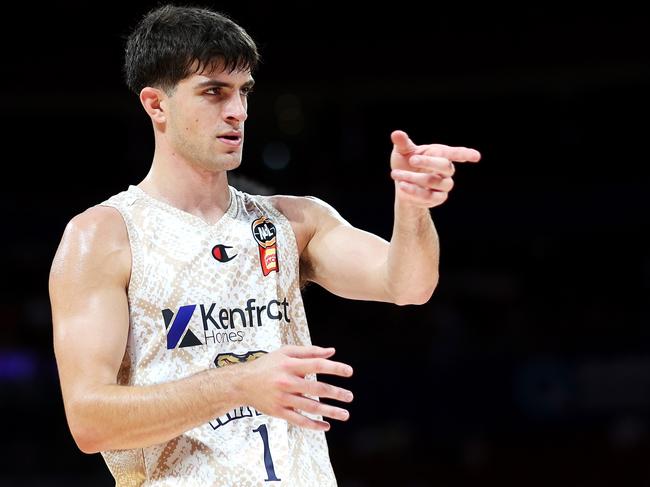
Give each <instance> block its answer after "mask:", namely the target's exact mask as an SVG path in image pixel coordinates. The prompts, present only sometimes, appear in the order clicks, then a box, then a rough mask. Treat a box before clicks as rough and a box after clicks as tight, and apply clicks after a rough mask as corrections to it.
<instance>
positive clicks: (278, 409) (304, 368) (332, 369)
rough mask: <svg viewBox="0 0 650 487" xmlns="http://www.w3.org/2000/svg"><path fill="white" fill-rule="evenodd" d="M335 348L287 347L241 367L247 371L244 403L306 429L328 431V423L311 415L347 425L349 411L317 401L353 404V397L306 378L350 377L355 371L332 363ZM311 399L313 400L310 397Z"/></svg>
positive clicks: (345, 392) (343, 391)
mask: <svg viewBox="0 0 650 487" xmlns="http://www.w3.org/2000/svg"><path fill="white" fill-rule="evenodd" d="M332 355H334V349H333V348H322V347H317V346H298V345H285V346H283V347H281V348H280V349H278V350H276V351H274V352H271V353H269V354H266V355H263V356H261V357H259V358H258V359H256V360H253V361H252V362H247V363H246V364H241V365H240V366H241V367H246V368H248V370H247V373H246V380H245V381H244V382H245V383H246V391H245V393H244V401H245V403H246V404H248V405H251V406H253V407H255V409H257V410H258V411H261V412H262V413H264V414H268V415H271V416H276V417H278V418H283V419H285V420H287V421H288V422H290V423H293V424H295V425H297V426H302V427H303V428H310V429H316V430H328V429H329V427H330V425H329V423H328V422H327V421H323V420H320V419H318V418H316V419H313V418H312V417H309V416H307V415H305V414H304V413H309V414H313V415H317V416H324V417H328V418H332V419H338V420H340V421H345V420H347V419H348V417H349V413H348V411H347V410H346V409H343V408H340V407H337V406H332V405H329V404H325V403H322V402H320V401H318V399H317V398H318V397H325V398H330V399H336V400H338V401H344V402H350V401H352V393H351V392H350V391H348V390H346V389H342V388H340V387H335V386H332V385H330V384H326V383H324V382H320V381H316V380H309V379H308V378H306V377H305V376H310V375H313V374H329V375H338V376H341V377H350V376H351V375H352V367H350V366H349V365H346V364H344V363H341V362H335V361H333V360H329V357H331V356H332ZM310 396H311V397H310Z"/></svg>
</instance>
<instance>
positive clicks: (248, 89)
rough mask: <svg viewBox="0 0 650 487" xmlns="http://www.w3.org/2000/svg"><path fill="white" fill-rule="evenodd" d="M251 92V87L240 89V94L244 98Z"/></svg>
mask: <svg viewBox="0 0 650 487" xmlns="http://www.w3.org/2000/svg"><path fill="white" fill-rule="evenodd" d="M252 92H253V88H252V87H248V88H242V89H241V94H242V95H244V96H248V95H250V94H251V93H252Z"/></svg>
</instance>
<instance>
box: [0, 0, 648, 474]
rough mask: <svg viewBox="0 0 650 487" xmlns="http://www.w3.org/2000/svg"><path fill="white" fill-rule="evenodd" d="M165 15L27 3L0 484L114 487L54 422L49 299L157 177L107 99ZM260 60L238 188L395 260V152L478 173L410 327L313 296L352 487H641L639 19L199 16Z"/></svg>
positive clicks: (7, 183) (129, 124)
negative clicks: (303, 212) (289, 199)
mask: <svg viewBox="0 0 650 487" xmlns="http://www.w3.org/2000/svg"><path fill="white" fill-rule="evenodd" d="M153 5H155V4H154V3H137V2H123V3H120V2H117V3H116V2H111V3H103V4H92V3H90V2H65V3H63V2H62V3H57V4H54V3H48V4H46V5H44V6H38V5H37V4H34V5H31V4H29V5H27V4H25V5H23V6H20V5H18V4H16V5H14V6H12V7H5V9H4V11H3V30H2V34H1V35H2V38H1V40H2V45H3V53H2V57H3V60H2V61H3V62H2V63H1V64H0V70H1V74H2V75H1V76H0V79H1V83H2V87H3V89H2V108H3V110H2V119H3V122H4V123H3V127H4V128H3V130H2V135H3V155H4V164H3V166H2V167H3V169H2V170H3V175H4V178H3V179H4V184H3V185H2V193H1V197H0V198H1V199H0V205H1V208H2V214H3V217H4V219H5V224H4V225H3V228H4V230H3V234H4V236H3V238H2V246H3V251H2V254H3V256H4V260H5V264H4V266H3V267H4V269H5V273H4V275H5V277H4V279H3V280H2V293H1V295H0V306H1V310H2V316H4V319H3V324H2V328H1V330H2V332H1V334H0V408H1V412H2V418H3V422H2V428H3V439H4V441H3V442H2V447H1V450H0V466H1V468H0V485H8V486H13V485H28V486H32V485H33V486H55V485H56V486H59V485H61V486H63V485H65V486H77V485H78V486H82V485H83V486H87V485H93V486H108V485H113V481H112V477H111V476H110V473H109V472H108V469H107V468H106V467H105V464H104V462H103V460H102V458H101V456H100V455H92V456H88V455H84V454H83V453H81V452H80V451H79V450H78V449H77V448H76V446H75V444H74V442H73V440H72V438H71V436H70V433H69V431H68V429H67V424H66V421H65V417H64V413H63V406H62V400H61V395H60V389H59V384H58V376H57V371H56V365H55V362H54V356H53V351H52V333H51V319H50V309H49V298H48V293H47V279H48V272H49V266H50V264H51V260H52V257H53V255H54V252H55V250H56V247H57V245H58V242H59V239H60V237H61V234H62V231H63V229H64V227H65V224H66V223H67V221H68V220H69V219H70V218H71V217H72V216H74V215H75V214H77V213H79V212H81V211H83V210H84V209H86V208H87V207H89V206H92V205H94V204H96V203H98V202H100V201H102V200H104V199H106V198H107V197H108V196H110V195H112V194H114V193H117V192H119V191H121V190H123V189H125V188H126V187H127V185H128V184H137V183H138V182H139V181H140V180H141V178H143V177H144V175H145V174H146V172H147V170H148V167H149V164H150V161H151V155H152V148H153V144H152V142H153V137H152V133H151V128H150V124H149V120H148V119H147V118H146V116H145V114H144V112H143V111H142V109H141V108H140V105H139V102H138V100H137V98H136V97H135V95H132V94H130V93H129V92H128V91H127V89H126V87H125V85H124V83H123V82H122V78H121V58H122V48H123V38H124V36H125V35H126V34H127V33H128V32H129V30H130V28H131V27H132V26H133V25H134V24H135V22H136V21H137V20H138V19H139V18H140V16H141V15H142V14H143V13H144V12H145V11H147V10H148V9H149V8H150V7H151V6H153ZM202 5H211V6H213V7H215V8H217V9H220V10H222V11H224V12H225V13H227V14H229V15H230V16H232V17H233V18H234V19H235V20H236V21H238V22H239V23H240V24H241V25H243V26H244V27H245V28H246V29H247V30H248V32H249V33H250V34H251V35H252V36H253V37H254V38H255V39H256V40H257V41H258V43H259V45H260V49H261V52H262V55H263V58H264V62H263V64H262V65H261V67H260V69H259V71H258V72H257V74H256V79H257V86H256V92H255V93H254V94H253V95H252V97H251V103H250V109H249V115H250V117H249V121H248V122H247V140H246V148H245V150H244V162H243V164H242V166H241V168H240V169H238V170H237V171H236V172H234V173H232V174H231V175H232V179H231V183H232V184H233V185H234V186H237V187H240V188H242V189H244V190H249V191H251V192H260V193H265V194H266V193H287V194H296V195H314V196H318V197H320V198H322V199H324V200H325V201H327V202H329V203H330V204H332V205H333V206H334V207H336V208H337V209H338V210H339V212H340V213H341V214H342V215H343V216H344V217H345V218H346V219H348V221H350V222H351V223H352V224H354V225H355V226H358V227H360V228H362V229H364V230H368V231H371V232H373V233H376V234H377V235H380V236H381V237H383V238H386V239H387V240H388V239H390V234H391V230H392V216H393V214H392V211H393V197H394V195H393V185H392V181H391V180H390V177H389V163H388V157H389V152H390V149H391V144H390V138H389V134H390V132H391V131H392V130H394V129H398V128H399V129H403V130H406V131H407V132H408V133H409V134H410V135H411V137H412V139H413V140H414V141H415V142H416V143H432V142H439V143H445V144H449V145H465V146H469V147H474V148H476V149H478V150H480V151H481V152H482V154H483V160H482V161H481V162H480V163H479V164H478V165H459V166H458V168H457V173H456V177H455V181H456V187H455V189H454V190H453V192H452V193H451V196H450V199H449V200H448V201H447V202H446V203H445V204H444V205H443V206H441V207H438V208H435V209H433V210H432V215H433V219H434V221H435V223H436V226H437V229H438V232H439V234H440V240H441V279H440V284H439V287H438V289H437V292H436V294H435V295H434V297H433V298H432V299H431V301H430V302H429V303H427V304H425V305H422V306H405V307H398V306H395V305H389V304H385V303H373V302H363V301H349V300H344V299H341V298H338V297H337V296H334V295H331V294H329V293H327V292H326V291H324V290H322V289H321V288H319V287H318V286H316V285H311V286H309V287H307V289H306V290H305V292H304V300H305V305H306V309H307V316H308V318H309V320H310V326H311V330H312V339H313V341H314V343H316V344H320V345H325V346H330V345H334V346H336V347H337V350H338V352H337V358H339V359H340V360H343V361H346V362H348V363H350V364H352V365H353V366H354V367H355V375H354V377H353V378H351V379H350V380H349V381H346V382H345V384H346V386H348V387H350V388H352V389H353V390H354V391H355V401H354V403H353V404H352V406H351V419H350V420H349V422H347V423H345V424H338V423H336V424H334V425H333V428H332V430H331V432H330V433H328V438H329V442H330V450H331V458H332V462H333V464H334V468H335V471H336V472H337V475H338V479H339V482H340V485H341V486H342V487H365V486H384V485H399V486H429V485H432V486H433V485H435V486H440V487H443V486H449V487H456V486H477V485H478V486H493V485H494V486H496V485H499V486H502V487H507V486H522V485H525V486H529V487H534V486H555V487H557V486H572V487H579V486H590V487H600V486H630V487H637V486H650V341H649V338H650V327H649V326H648V325H650V319H649V318H650V315H649V312H648V297H647V296H648V293H649V291H650V241H649V237H648V230H649V228H648V227H649V216H648V215H649V210H650V203H649V195H648V193H649V190H650V185H649V183H650V178H649V176H648V174H649V172H648V165H649V164H650V157H649V156H648V133H649V128H650V124H649V122H648V113H650V93H649V90H650V63H649V61H650V56H648V46H649V45H650V43H648V40H649V39H648V37H649V35H648V25H649V24H648V21H649V20H650V19H649V18H648V16H646V15H644V14H641V13H640V12H639V11H637V10H636V9H634V10H632V9H628V8H627V7H626V6H625V5H623V4H621V3H613V4H612V3H609V4H606V5H603V6H602V7H595V6H594V5H588V6H583V7H581V8H578V7H568V6H567V5H563V6H551V5H550V4H545V3H540V2H533V3H531V4H527V5H526V6H525V7H524V6H519V7H512V8H505V7H499V6H495V5H490V6H489V7H488V6H482V7H479V8H478V9H477V8H476V7H472V6H471V5H470V4H467V3H464V2H445V3H439V4H438V3H436V4H426V3H420V2H413V1H406V2H397V3H395V4H392V5H390V4H387V5H386V6H384V7H380V6H379V5H378V4H377V5H375V4H372V5H370V6H367V7H361V6H357V5H356V4H355V3H354V2H349V3H340V4H335V3H330V2H322V3H320V2H317V3H310V2H304V3H303V2H281V4H278V2H264V3H260V4H254V3H243V2H242V3H236V2H228V3H212V4H210V3H207V2H206V3H203V4H202Z"/></svg>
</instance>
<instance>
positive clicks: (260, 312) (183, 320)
mask: <svg viewBox="0 0 650 487" xmlns="http://www.w3.org/2000/svg"><path fill="white" fill-rule="evenodd" d="M257 303H258V300H257V299H256V298H250V299H247V300H246V304H245V305H242V306H241V307H234V308H223V307H220V306H217V303H207V304H188V305H185V306H181V307H180V308H178V311H176V313H174V312H173V311H172V310H171V309H163V310H161V313H162V316H163V320H164V321H165V330H166V333H167V350H174V349H177V348H185V347H195V346H197V345H208V344H223V343H234V342H241V341H242V340H243V339H244V337H245V336H246V333H247V332H249V331H253V330H255V329H256V328H259V327H261V326H269V325H271V326H278V325H280V323H281V322H283V323H286V324H288V323H291V318H290V313H289V302H288V301H287V298H286V297H285V298H283V300H282V301H279V300H277V299H271V300H269V301H268V302H267V303H266V304H257ZM197 308H198V309H199V311H196V309H197ZM194 315H196V316H197V319H196V320H194V321H198V318H200V320H201V321H200V322H201V324H202V325H203V330H202V332H203V337H202V338H203V339H201V336H200V334H199V335H198V336H197V335H196V333H199V331H198V330H197V327H194V331H192V330H191V329H190V321H192V317H193V316H194ZM274 322H277V323H274Z"/></svg>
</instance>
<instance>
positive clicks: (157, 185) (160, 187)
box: [138, 155, 230, 221]
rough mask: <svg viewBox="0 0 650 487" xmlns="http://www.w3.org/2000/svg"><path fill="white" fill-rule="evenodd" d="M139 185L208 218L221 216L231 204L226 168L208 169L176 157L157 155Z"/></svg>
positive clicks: (171, 203)
mask: <svg viewBox="0 0 650 487" xmlns="http://www.w3.org/2000/svg"><path fill="white" fill-rule="evenodd" d="M138 187H139V188H141V189H142V190H143V191H145V192H147V193H148V194H149V195H151V196H153V197H154V198H156V199H159V200H162V201H164V202H166V203H168V204H170V205H172V206H175V207H176V208H179V209H181V210H183V211H186V212H188V213H191V214H193V215H196V216H198V217H200V218H203V219H205V220H207V221H216V220H218V219H219V218H221V216H223V214H224V213H225V212H226V209H227V208H228V205H229V203H230V193H229V191H228V176H227V172H226V171H217V172H212V171H208V170H206V169H204V168H201V167H199V166H196V165H194V164H191V163H188V162H187V161H182V160H178V159H175V158H165V159H163V158H161V157H157V156H156V155H154V159H153V163H152V164H151V169H150V170H149V173H148V174H147V176H146V177H145V178H144V179H143V180H142V182H140V184H138Z"/></svg>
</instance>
